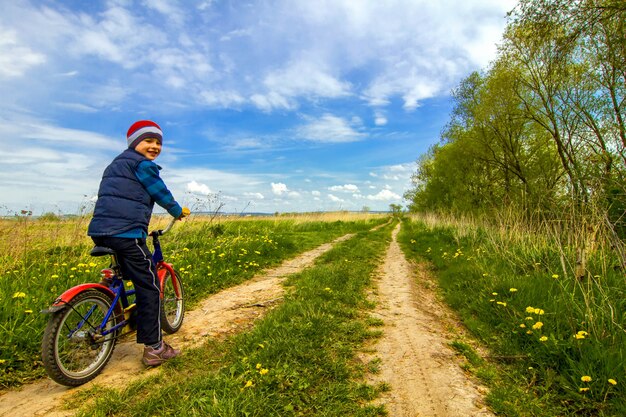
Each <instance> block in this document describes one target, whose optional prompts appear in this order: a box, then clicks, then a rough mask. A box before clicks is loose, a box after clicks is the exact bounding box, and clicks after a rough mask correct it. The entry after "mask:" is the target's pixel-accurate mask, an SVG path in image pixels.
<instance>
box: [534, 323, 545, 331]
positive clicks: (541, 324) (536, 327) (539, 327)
mask: <svg viewBox="0 0 626 417" xmlns="http://www.w3.org/2000/svg"><path fill="white" fill-rule="evenodd" d="M542 327H543V323H542V322H540V321H538V322H537V323H535V324H533V329H535V330H539V329H541V328H542Z"/></svg>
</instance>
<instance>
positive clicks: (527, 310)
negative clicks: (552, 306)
mask: <svg viewBox="0 0 626 417" xmlns="http://www.w3.org/2000/svg"><path fill="white" fill-rule="evenodd" d="M526 312H527V313H534V312H535V307H531V306H528V307H526Z"/></svg>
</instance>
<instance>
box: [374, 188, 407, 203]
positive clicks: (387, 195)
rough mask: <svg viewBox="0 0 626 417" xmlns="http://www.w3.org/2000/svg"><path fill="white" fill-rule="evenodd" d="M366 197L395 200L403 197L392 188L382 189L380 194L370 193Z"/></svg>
mask: <svg viewBox="0 0 626 417" xmlns="http://www.w3.org/2000/svg"><path fill="white" fill-rule="evenodd" d="M366 198H367V199H368V200H372V201H394V200H401V199H402V197H400V196H399V195H398V194H396V193H394V192H393V191H391V190H381V191H380V192H379V193H378V194H374V195H368V196H367V197H366Z"/></svg>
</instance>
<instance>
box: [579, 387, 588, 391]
mask: <svg viewBox="0 0 626 417" xmlns="http://www.w3.org/2000/svg"><path fill="white" fill-rule="evenodd" d="M578 391H580V392H586V391H589V388H578Z"/></svg>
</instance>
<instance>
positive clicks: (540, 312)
mask: <svg viewBox="0 0 626 417" xmlns="http://www.w3.org/2000/svg"><path fill="white" fill-rule="evenodd" d="M535 314H538V315H540V316H542V315H543V314H544V311H543V310H542V309H540V308H536V309H535Z"/></svg>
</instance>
